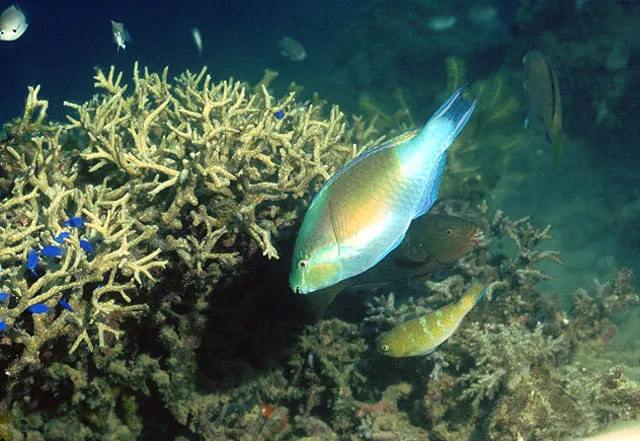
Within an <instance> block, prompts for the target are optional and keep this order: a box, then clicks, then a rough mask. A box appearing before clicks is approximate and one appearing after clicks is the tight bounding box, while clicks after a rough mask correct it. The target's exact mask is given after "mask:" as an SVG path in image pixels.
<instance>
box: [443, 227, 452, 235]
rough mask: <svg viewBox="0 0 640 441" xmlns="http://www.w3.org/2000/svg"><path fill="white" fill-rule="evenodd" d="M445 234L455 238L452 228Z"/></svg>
mask: <svg viewBox="0 0 640 441" xmlns="http://www.w3.org/2000/svg"><path fill="white" fill-rule="evenodd" d="M444 232H445V233H447V236H453V230H452V229H451V228H447V229H446V230H445V231H444Z"/></svg>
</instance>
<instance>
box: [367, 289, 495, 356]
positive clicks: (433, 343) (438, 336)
mask: <svg viewBox="0 0 640 441" xmlns="http://www.w3.org/2000/svg"><path fill="white" fill-rule="evenodd" d="M486 289H487V287H486V285H483V284H481V283H478V282H474V283H473V285H471V288H469V290H468V291H467V292H466V294H464V295H463V296H462V298H461V299H460V300H458V301H457V302H454V303H449V304H448V305H445V306H443V307H442V308H439V309H436V310H435V311H431V312H428V313H427V314H424V315H421V316H420V317H416V318H414V319H411V320H409V321H407V322H404V323H402V324H401V325H398V326H396V327H395V328H393V329H391V330H390V331H387V332H385V333H383V334H381V335H380V337H379V338H378V345H377V346H378V352H380V353H382V354H384V355H388V356H389V357H395V358H402V357H414V356H418V355H428V354H430V353H432V352H433V351H435V350H436V349H437V348H438V346H440V345H441V344H442V343H444V342H445V341H447V339H449V337H451V336H452V335H453V333H454V332H456V330H457V329H458V327H459V326H460V323H462V319H463V318H464V317H465V316H466V315H467V313H468V312H469V311H471V309H472V308H473V307H474V306H475V304H476V303H478V301H479V300H480V299H481V298H482V297H483V296H484V293H485V291H486Z"/></svg>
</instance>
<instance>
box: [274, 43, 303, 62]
mask: <svg viewBox="0 0 640 441" xmlns="http://www.w3.org/2000/svg"><path fill="white" fill-rule="evenodd" d="M278 46H280V55H282V56H283V57H286V58H288V59H289V60H291V61H302V60H304V59H305V58H307V51H306V49H305V48H304V46H303V45H302V43H300V42H299V41H298V40H296V39H295V38H293V37H282V38H281V39H280V41H278Z"/></svg>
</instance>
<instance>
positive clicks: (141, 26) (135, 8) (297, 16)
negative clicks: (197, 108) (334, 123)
mask: <svg viewBox="0 0 640 441" xmlns="http://www.w3.org/2000/svg"><path fill="white" fill-rule="evenodd" d="M365 3H368V2H367V1H365V0H350V1H348V2H345V1H340V0H325V1H321V2H319V1H312V0H302V1H295V2H268V1H229V0H222V1H207V2H169V1H91V2H89V1H81V0H77V1H56V2H53V1H47V2H45V1H37V0H25V1H21V2H20V3H19V6H20V8H21V9H22V10H23V11H24V12H25V14H26V15H27V19H28V22H29V28H28V29H27V31H26V32H25V34H24V35H23V36H22V37H20V38H19V39H18V40H16V41H13V42H0V60H2V62H1V63H0V64H1V65H2V76H1V77H0V103H1V104H2V105H1V106H0V121H6V120H7V119H8V118H12V117H15V116H17V115H19V114H20V113H21V111H22V108H23V103H24V98H25V97H26V89H27V86H29V85H36V84H41V85H42V91H41V97H43V98H45V99H47V100H49V102H50V111H49V114H50V115H51V116H52V117H54V118H61V117H62V116H63V115H64V113H63V112H64V109H63V107H62V101H63V100H74V101H84V100H86V99H88V98H89V97H90V95H91V93H92V87H93V80H92V76H93V75H94V70H93V67H94V66H101V67H103V68H105V69H106V68H108V67H109V66H110V65H115V66H116V67H117V68H118V69H121V70H125V71H129V72H130V68H131V66H132V64H133V62H134V61H136V60H137V61H140V63H141V64H142V65H145V66H148V67H149V68H150V69H152V70H155V71H157V70H160V69H162V68H164V67H165V66H170V69H171V70H170V74H174V75H177V74H179V73H180V72H182V71H183V70H184V69H191V70H199V69H200V68H201V67H202V65H203V64H204V65H207V66H208V67H209V69H210V70H209V72H210V73H211V74H213V76H214V77H215V78H216V79H223V78H227V77H229V76H233V77H234V78H236V79H239V80H246V81H252V82H256V81H258V80H259V79H260V78H261V76H262V73H263V71H264V69H265V68H270V69H275V70H278V71H280V73H281V79H282V82H281V83H282V84H283V85H284V84H288V83H289V82H290V81H291V80H292V79H293V78H294V77H295V78H296V82H298V83H300V82H301V80H300V78H301V77H302V78H304V80H305V81H304V84H305V86H306V87H307V88H308V89H310V90H313V89H314V88H315V87H316V86H318V85H319V82H318V79H320V78H322V77H323V72H326V70H327V69H328V68H329V66H330V65H331V55H329V54H331V53H332V51H331V47H332V46H333V45H335V44H337V42H338V41H339V40H340V38H341V37H342V32H341V29H342V28H343V26H344V24H345V22H346V21H348V20H350V19H351V18H352V17H353V16H354V14H356V13H357V11H358V10H359V9H360V8H361V7H362V6H363V4H365ZM7 6H8V4H7ZM4 7H5V6H4V3H3V8H4ZM110 20H115V21H118V22H123V23H124V24H125V26H126V27H127V29H128V30H129V32H130V33H131V36H132V39H133V40H132V41H131V42H130V43H129V44H128V45H127V50H126V52H123V51H119V52H118V51H116V45H115V44H114V42H113V38H112V36H111V23H110ZM193 27H197V28H199V29H200V32H201V34H202V38H203V41H204V50H203V54H202V57H199V56H198V52H197V49H196V47H195V45H194V43H193V40H192V36H191V28H193ZM283 35H290V36H293V37H295V38H296V39H298V40H300V41H301V42H303V44H304V46H305V47H306V49H307V53H308V57H307V59H306V60H305V63H304V65H303V66H302V65H300V64H295V63H291V62H288V61H287V60H285V59H283V58H282V57H281V56H280V55H279V50H278V43H277V42H278V40H279V39H280V38H281V37H282V36H283Z"/></svg>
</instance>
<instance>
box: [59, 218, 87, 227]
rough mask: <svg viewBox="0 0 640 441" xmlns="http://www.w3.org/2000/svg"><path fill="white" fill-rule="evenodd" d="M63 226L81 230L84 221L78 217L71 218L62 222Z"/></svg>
mask: <svg viewBox="0 0 640 441" xmlns="http://www.w3.org/2000/svg"><path fill="white" fill-rule="evenodd" d="M64 226H65V227H73V228H81V227H84V220H83V219H82V218H81V217H79V216H76V217H71V218H69V219H67V220H66V221H64Z"/></svg>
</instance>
